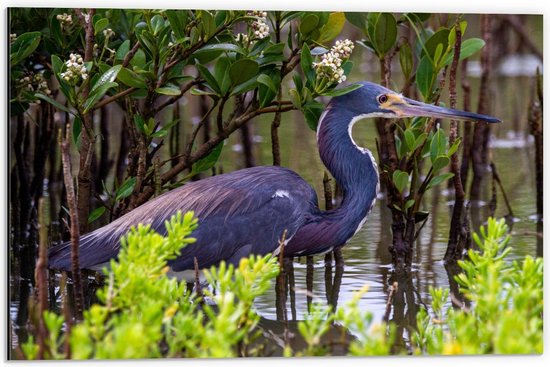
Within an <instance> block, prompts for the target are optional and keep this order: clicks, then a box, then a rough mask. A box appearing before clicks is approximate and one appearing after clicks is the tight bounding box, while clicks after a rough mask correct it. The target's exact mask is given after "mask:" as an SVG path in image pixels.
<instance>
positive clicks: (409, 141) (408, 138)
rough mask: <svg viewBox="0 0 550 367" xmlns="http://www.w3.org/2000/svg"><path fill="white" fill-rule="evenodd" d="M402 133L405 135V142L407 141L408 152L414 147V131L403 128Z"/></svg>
mask: <svg viewBox="0 0 550 367" xmlns="http://www.w3.org/2000/svg"><path fill="white" fill-rule="evenodd" d="M404 135H405V142H406V143H407V149H408V151H409V152H410V151H412V150H413V149H414V142H415V138H414V133H413V132H412V131H410V130H405V132H404Z"/></svg>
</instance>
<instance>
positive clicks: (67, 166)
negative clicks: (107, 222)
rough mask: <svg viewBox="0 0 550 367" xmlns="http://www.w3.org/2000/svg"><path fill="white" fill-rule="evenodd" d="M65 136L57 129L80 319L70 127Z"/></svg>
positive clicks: (77, 229)
mask: <svg viewBox="0 0 550 367" xmlns="http://www.w3.org/2000/svg"><path fill="white" fill-rule="evenodd" d="M65 130H66V132H67V136H66V137H65V139H63V133H62V132H61V129H60V130H59V144H60V146H61V159H62V161H63V179H64V181H65V190H66V192H67V205H68V206H69V214H70V217H71V265H72V272H73V280H74V285H73V291H74V299H75V306H76V318H77V319H78V320H82V310H83V305H84V302H83V299H84V296H83V291H82V280H81V279H82V275H81V273H80V259H79V250H80V246H79V237H80V232H79V228H78V211H77V205H76V197H75V192H74V186H73V176H72V174H71V157H70V133H71V129H70V128H69V127H68V126H67V127H66V129H65Z"/></svg>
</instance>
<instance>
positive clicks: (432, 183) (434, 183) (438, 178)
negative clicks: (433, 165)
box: [427, 172, 455, 189]
mask: <svg viewBox="0 0 550 367" xmlns="http://www.w3.org/2000/svg"><path fill="white" fill-rule="evenodd" d="M454 175H455V174H454V173H451V172H447V173H443V174H442V175H439V176H436V177H434V178H432V179H431V180H430V183H428V186H427V188H428V189H430V188H432V187H434V186H437V185H439V184H440V183H442V182H444V181H447V180H448V179H450V178H452V177H454Z"/></svg>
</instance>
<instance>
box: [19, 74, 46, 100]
mask: <svg viewBox="0 0 550 367" xmlns="http://www.w3.org/2000/svg"><path fill="white" fill-rule="evenodd" d="M17 83H18V84H19V87H20V88H24V89H26V90H28V91H29V92H42V93H43V94H45V95H50V94H52V91H51V90H50V88H49V87H48V82H47V81H46V79H44V76H43V75H42V74H34V75H33V76H32V77H31V76H25V77H23V78H21V79H19V80H18V81H17Z"/></svg>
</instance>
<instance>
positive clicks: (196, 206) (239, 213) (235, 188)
mask: <svg viewBox="0 0 550 367" xmlns="http://www.w3.org/2000/svg"><path fill="white" fill-rule="evenodd" d="M316 205H317V198H316V194H315V192H314V191H313V189H312V188H311V186H309V185H308V184H307V183H306V182H305V181H304V180H303V179H302V178H300V177H299V176H298V175H297V174H296V173H294V172H292V171H290V170H288V169H284V168H279V167H255V168H250V169H244V170H240V171H236V172H232V173H229V174H224V175H219V176H214V177H209V178H206V179H203V180H200V181H196V182H192V183H189V184H186V185H184V186H182V187H180V188H178V189H175V190H172V191H169V192H167V193H165V194H163V195H161V196H159V197H157V198H155V199H153V200H151V201H149V202H147V203H145V204H144V205H142V206H140V207H138V208H136V209H134V210H133V211H131V212H129V213H128V214H126V215H124V216H122V217H120V218H119V219H117V220H115V221H113V222H112V223H110V224H109V225H106V226H104V227H102V228H99V229H98V230H96V231H94V232H91V233H89V234H86V235H84V236H82V237H81V240H80V266H81V267H82V268H90V267H93V266H94V265H98V264H101V263H105V262H107V261H109V260H110V259H112V258H114V257H116V256H117V254H118V251H119V248H120V238H121V237H122V236H124V235H125V234H126V233H127V232H128V230H129V229H130V228H131V227H132V226H135V225H137V224H138V223H146V224H151V227H152V228H153V229H155V230H156V231H157V232H159V233H161V234H165V233H166V229H165V227H164V222H165V221H166V220H168V219H169V218H170V217H171V216H172V215H173V214H175V213H176V212H177V211H178V210H181V211H182V212H186V211H190V210H193V211H194V212H195V216H196V217H197V218H199V227H198V228H197V229H196V230H195V231H194V232H193V233H192V234H191V236H192V237H194V238H196V239H197V242H196V243H194V244H192V245H189V246H188V247H187V248H185V249H183V250H182V254H181V256H179V257H178V258H177V259H175V260H173V261H172V262H171V264H170V265H171V266H172V268H173V269H174V270H176V271H180V270H185V269H192V268H193V260H194V257H197V260H198V262H199V266H200V267H201V268H203V267H209V266H211V265H213V264H216V263H218V262H219V261H221V260H226V261H231V262H236V261H238V259H240V258H241V257H242V256H247V255H248V254H250V253H256V254H267V253H269V252H271V251H273V250H275V249H276V248H277V245H278V240H279V239H280V238H281V236H282V235H283V232H284V230H285V229H286V230H287V238H289V237H290V236H292V235H293V234H294V233H295V232H296V230H297V229H298V228H299V227H300V225H301V224H302V222H303V216H304V212H307V211H310V210H311V209H312V208H314V207H316ZM49 261H50V267H52V268H58V269H64V270H69V269H70V267H71V264H70V244H69V243H65V244H63V245H60V246H56V247H53V248H52V249H51V251H50V254H49Z"/></svg>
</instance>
